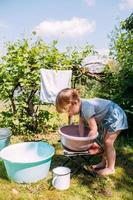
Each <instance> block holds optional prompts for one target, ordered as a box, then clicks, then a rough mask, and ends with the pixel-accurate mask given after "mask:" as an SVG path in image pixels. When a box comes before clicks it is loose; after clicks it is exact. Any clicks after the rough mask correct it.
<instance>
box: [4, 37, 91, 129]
mask: <svg viewBox="0 0 133 200" xmlns="http://www.w3.org/2000/svg"><path fill="white" fill-rule="evenodd" d="M33 39H34V40H32V39H26V38H24V39H23V40H18V41H16V42H14V43H10V42H9V43H7V49H6V52H7V53H6V54H5V56H3V57H2V61H1V64H0V91H1V93H0V99H1V100H2V101H4V102H8V105H9V106H8V108H7V110H6V111H3V112H1V113H0V126H1V127H5V126H6V127H11V129H12V131H13V133H27V132H30V133H33V132H34V133H36V132H38V131H39V132H41V131H43V129H44V126H47V124H48V121H49V118H51V117H53V114H50V113H49V112H48V111H47V110H42V108H41V106H40V101H39V90H40V68H46V69H56V70H58V69H72V70H73V81H74V80H75V78H74V76H76V73H75V71H74V69H75V67H76V68H77V70H78V69H79V68H80V65H81V62H82V60H83V59H84V57H85V56H87V55H88V54H90V53H91V47H90V46H86V47H85V48H84V49H83V50H81V51H77V50H72V49H71V51H66V52H60V51H59V50H58V49H57V47H56V45H57V41H53V42H52V44H51V45H47V44H46V43H45V42H43V41H42V40H35V38H33Z"/></svg>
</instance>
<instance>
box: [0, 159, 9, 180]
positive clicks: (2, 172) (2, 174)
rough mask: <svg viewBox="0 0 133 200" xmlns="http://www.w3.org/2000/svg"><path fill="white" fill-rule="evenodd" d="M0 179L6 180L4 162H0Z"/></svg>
mask: <svg viewBox="0 0 133 200" xmlns="http://www.w3.org/2000/svg"><path fill="white" fill-rule="evenodd" d="M0 178H2V179H6V180H8V176H7V173H6V169H5V166H4V162H3V161H1V160H0Z"/></svg>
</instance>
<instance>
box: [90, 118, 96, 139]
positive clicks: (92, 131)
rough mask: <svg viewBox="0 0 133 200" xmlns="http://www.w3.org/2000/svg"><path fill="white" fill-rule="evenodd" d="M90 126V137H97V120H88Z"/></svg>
mask: <svg viewBox="0 0 133 200" xmlns="http://www.w3.org/2000/svg"><path fill="white" fill-rule="evenodd" d="M88 126H89V129H90V131H89V134H88V135H89V136H94V135H96V133H97V123H96V120H95V118H94V117H91V118H90V119H89V120H88Z"/></svg>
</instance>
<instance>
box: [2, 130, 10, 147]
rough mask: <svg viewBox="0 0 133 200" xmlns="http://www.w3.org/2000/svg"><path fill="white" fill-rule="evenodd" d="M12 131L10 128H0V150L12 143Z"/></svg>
mask: <svg viewBox="0 0 133 200" xmlns="http://www.w3.org/2000/svg"><path fill="white" fill-rule="evenodd" d="M10 137H11V131H10V130H9V129H8V128H0V150H2V149H3V148H4V147H6V146H7V145H8V144H9V143H10Z"/></svg>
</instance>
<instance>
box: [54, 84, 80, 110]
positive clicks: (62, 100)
mask: <svg viewBox="0 0 133 200" xmlns="http://www.w3.org/2000/svg"><path fill="white" fill-rule="evenodd" d="M75 101H78V102H80V94H79V90H77V89H73V88H65V89H63V90H61V91H60V92H59V93H58V95H57V97H56V110H57V111H58V112H59V113H62V112H65V111H66V110H67V108H68V107H69V106H70V105H72V104H73V103H74V102H75Z"/></svg>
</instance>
